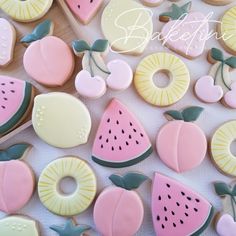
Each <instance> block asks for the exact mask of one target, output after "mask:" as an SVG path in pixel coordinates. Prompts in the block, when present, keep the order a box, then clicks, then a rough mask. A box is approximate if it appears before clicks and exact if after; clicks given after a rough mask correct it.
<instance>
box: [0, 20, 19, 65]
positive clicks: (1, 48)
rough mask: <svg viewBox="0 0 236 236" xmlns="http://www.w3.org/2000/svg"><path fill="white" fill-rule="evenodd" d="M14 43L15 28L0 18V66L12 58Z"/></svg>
mask: <svg viewBox="0 0 236 236" xmlns="http://www.w3.org/2000/svg"><path fill="white" fill-rule="evenodd" d="M15 43H16V30H15V28H14V26H13V25H12V24H11V23H10V22H9V21H7V20H6V19H4V18H0V67H1V66H2V67H4V66H7V65H8V64H9V63H11V62H12V60H13V53H14V48H15Z"/></svg>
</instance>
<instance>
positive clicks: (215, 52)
mask: <svg viewBox="0 0 236 236" xmlns="http://www.w3.org/2000/svg"><path fill="white" fill-rule="evenodd" d="M211 57H212V58H213V59H214V60H216V61H221V62H223V61H224V55H223V53H222V51H221V50H220V49H217V48H212V49H211Z"/></svg>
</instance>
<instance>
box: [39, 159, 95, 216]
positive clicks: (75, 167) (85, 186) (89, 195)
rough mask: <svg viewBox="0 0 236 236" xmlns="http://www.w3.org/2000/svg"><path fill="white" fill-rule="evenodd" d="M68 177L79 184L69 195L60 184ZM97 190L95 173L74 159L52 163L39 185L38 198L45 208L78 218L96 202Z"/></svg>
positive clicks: (40, 178) (41, 177) (43, 173)
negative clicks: (77, 216)
mask: <svg viewBox="0 0 236 236" xmlns="http://www.w3.org/2000/svg"><path fill="white" fill-rule="evenodd" d="M68 177H69V178H72V179H73V180H74V181H75V183H76V189H75V190H74V192H72V193H70V194H65V193H64V192H63V190H61V188H60V184H61V181H62V180H63V179H65V178H68ZM96 189H97V181H96V176H95V173H94V172H93V170H92V169H91V168H90V166H89V165H88V164H87V163H86V162H85V161H83V160H81V159H79V158H77V157H72V156H67V157H63V158H60V159H57V160H55V161H53V162H51V163H50V164H49V165H48V166H47V167H46V168H45V169H44V170H43V172H42V173H41V175H40V177H39V182H38V194H39V198H40V200H41V202H42V203H43V205H44V206H45V207H46V208H47V209H48V210H49V211H51V212H52V213H55V214H57V215H61V216H74V215H78V214H80V213H81V212H83V211H85V210H86V209H87V208H88V207H89V206H90V205H91V203H92V201H93V200H94V197H95V195H96Z"/></svg>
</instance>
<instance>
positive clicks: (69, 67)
mask: <svg viewBox="0 0 236 236" xmlns="http://www.w3.org/2000/svg"><path fill="white" fill-rule="evenodd" d="M52 29H53V23H52V22H51V21H50V20H45V21H43V22H42V23H41V24H39V25H38V26H37V27H36V28H35V29H34V30H33V32H32V34H29V35H27V36H25V37H24V38H22V39H21V43H24V44H29V43H31V44H30V45H29V47H28V48H27V49H26V51H25V54H24V57H23V64H24V68H25V70H26V72H27V74H29V76H31V77H32V78H33V79H34V80H35V81H37V82H38V83H40V84H43V85H45V86H49V87H56V86H62V85H64V84H65V83H66V82H67V81H68V80H69V79H70V77H71V75H72V73H73V70H74V64H75V62H74V56H73V53H72V51H71V49H70V47H69V46H68V45H67V44H66V43H65V42H64V41H62V40H61V39H60V38H58V37H55V36H47V35H49V34H52Z"/></svg>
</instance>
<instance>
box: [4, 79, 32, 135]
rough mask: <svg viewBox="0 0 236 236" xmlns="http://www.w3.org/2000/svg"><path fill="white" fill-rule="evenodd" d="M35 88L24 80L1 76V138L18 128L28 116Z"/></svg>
mask: <svg viewBox="0 0 236 236" xmlns="http://www.w3.org/2000/svg"><path fill="white" fill-rule="evenodd" d="M33 97H34V88H33V86H32V85H31V84H30V83H28V82H25V81H23V80H18V79H15V78H12V77H8V76H0V114H1V115H0V137H1V136H3V135H4V134H6V133H8V132H10V131H11V130H13V129H14V128H16V127H17V126H18V125H19V124H20V123H21V122H22V121H23V120H24V118H25V117H26V116H27V115H28V113H29V111H30V110H31V107H32V100H33Z"/></svg>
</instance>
